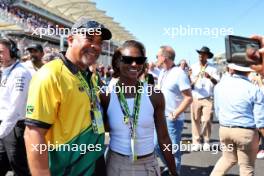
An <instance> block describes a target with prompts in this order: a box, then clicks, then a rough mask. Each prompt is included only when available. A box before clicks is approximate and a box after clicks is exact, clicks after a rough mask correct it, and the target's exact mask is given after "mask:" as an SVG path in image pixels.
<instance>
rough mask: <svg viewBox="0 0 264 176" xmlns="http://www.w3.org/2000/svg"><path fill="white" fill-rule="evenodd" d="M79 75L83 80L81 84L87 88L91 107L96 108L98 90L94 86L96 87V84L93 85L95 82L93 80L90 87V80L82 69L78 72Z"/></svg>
mask: <svg viewBox="0 0 264 176" xmlns="http://www.w3.org/2000/svg"><path fill="white" fill-rule="evenodd" d="M77 77H78V79H79V80H80V82H81V86H82V87H84V88H85V92H86V93H87V95H88V97H89V99H90V101H91V109H92V110H93V109H94V108H96V101H97V97H96V92H95V89H94V87H96V85H93V84H94V83H93V82H92V81H91V82H90V86H91V88H90V86H89V84H88V82H87V81H86V80H85V78H84V77H83V75H82V73H81V72H80V71H79V72H78V73H77Z"/></svg>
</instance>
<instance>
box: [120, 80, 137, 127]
mask: <svg viewBox="0 0 264 176" xmlns="http://www.w3.org/2000/svg"><path fill="white" fill-rule="evenodd" d="M138 85H139V86H140V87H142V82H138ZM117 86H119V88H121V89H119V90H121V91H120V92H119V93H118V94H117V96H118V99H119V103H120V107H121V110H122V112H123V114H124V123H125V124H128V123H129V122H131V120H133V124H131V125H132V127H133V128H135V127H136V126H137V122H138V116H139V108H140V100H141V93H139V91H138V90H137V92H136V96H135V99H134V107H133V114H131V113H130V111H129V108H128V104H127V101H126V98H125V95H124V93H123V88H122V86H121V85H120V82H118V83H117Z"/></svg>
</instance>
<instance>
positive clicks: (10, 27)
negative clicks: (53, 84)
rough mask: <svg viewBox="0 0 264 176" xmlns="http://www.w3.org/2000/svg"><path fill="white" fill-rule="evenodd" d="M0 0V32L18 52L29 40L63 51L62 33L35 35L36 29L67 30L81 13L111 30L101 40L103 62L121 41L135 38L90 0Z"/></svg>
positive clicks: (22, 50)
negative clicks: (12, 42) (16, 45)
mask: <svg viewBox="0 0 264 176" xmlns="http://www.w3.org/2000/svg"><path fill="white" fill-rule="evenodd" d="M0 3H1V4H0V32H1V35H2V36H9V37H11V38H13V39H14V40H15V41H16V42H17V43H18V47H19V49H20V52H21V55H23V54H25V52H26V51H25V48H26V46H27V45H28V44H30V43H32V42H34V43H40V44H42V46H43V47H44V48H45V50H46V51H48V50H49V51H50V50H52V51H54V50H55V51H59V50H64V49H65V47H66V46H67V43H66V41H65V36H59V35H55V34H54V35H53V34H52V35H50V34H44V35H39V33H38V32H36V31H39V29H47V30H46V31H52V30H60V29H67V28H68V29H69V28H71V26H72V24H73V23H74V22H75V21H76V20H77V19H78V18H79V17H81V16H87V17H89V18H91V19H94V20H96V21H98V22H101V23H103V24H104V25H105V26H107V27H108V28H109V29H110V30H111V31H112V34H113V38H112V40H111V41H105V42H104V43H103V52H102V54H101V55H100V58H99V59H98V62H100V63H103V64H104V65H109V64H110V62H111V59H109V58H110V56H111V55H112V54H113V51H114V49H115V48H116V47H118V46H119V45H120V44H121V43H122V42H123V41H125V40H128V39H134V38H135V37H134V36H133V35H132V34H131V33H130V32H129V31H127V30H126V29H125V28H123V27H122V26H121V25H120V24H119V23H117V22H115V21H114V19H113V18H112V17H109V16H107V15H106V12H105V11H103V10H100V9H98V8H97V7H96V3H95V2H92V1H91V0H1V2H0Z"/></svg>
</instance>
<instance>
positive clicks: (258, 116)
mask: <svg viewBox="0 0 264 176" xmlns="http://www.w3.org/2000/svg"><path fill="white" fill-rule="evenodd" d="M263 110H264V94H263V93H262V91H261V90H260V89H258V91H257V93H256V96H255V103H254V107H253V113H254V119H255V124H256V126H257V128H264V113H263Z"/></svg>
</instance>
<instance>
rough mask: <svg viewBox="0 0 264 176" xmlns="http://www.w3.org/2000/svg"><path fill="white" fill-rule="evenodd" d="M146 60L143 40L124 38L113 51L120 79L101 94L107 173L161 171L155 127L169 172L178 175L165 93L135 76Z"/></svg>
mask: <svg viewBox="0 0 264 176" xmlns="http://www.w3.org/2000/svg"><path fill="white" fill-rule="evenodd" d="M145 61H146V57H145V48H144V46H143V44H141V43H140V42H137V41H134V40H129V41H126V42H125V43H124V44H123V45H122V46H121V47H120V48H118V49H117V50H116V51H115V53H114V55H113V60H112V63H114V64H112V66H113V69H114V71H115V73H116V74H118V75H119V76H120V77H119V81H118V82H117V84H116V85H115V86H114V87H113V90H112V92H111V93H110V94H108V95H107V94H102V95H101V103H102V106H103V108H104V113H105V114H106V116H107V120H106V121H107V122H106V123H107V124H108V125H109V131H110V150H109V152H108V154H107V159H106V165H107V174H108V175H109V176H116V175H120V176H132V175H133V176H149V175H153V176H156V175H160V171H159V166H158V162H157V159H156V157H155V154H154V130H155V128H156V130H157V136H158V142H159V145H160V147H161V150H162V151H163V155H164V158H165V160H166V162H167V165H168V167H169V170H170V172H171V175H177V174H176V166H175V161H174V157H173V155H172V152H171V151H172V147H171V146H172V145H171V141H170V138H169V135H168V131H167V126H166V121H165V117H164V106H165V101H164V97H163V95H162V93H161V92H157V90H153V87H150V86H147V84H143V83H142V82H140V81H139V79H138V76H139V73H140V72H141V71H142V68H143V64H144V63H145Z"/></svg>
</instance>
